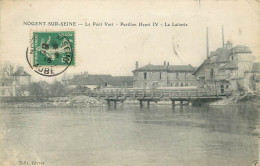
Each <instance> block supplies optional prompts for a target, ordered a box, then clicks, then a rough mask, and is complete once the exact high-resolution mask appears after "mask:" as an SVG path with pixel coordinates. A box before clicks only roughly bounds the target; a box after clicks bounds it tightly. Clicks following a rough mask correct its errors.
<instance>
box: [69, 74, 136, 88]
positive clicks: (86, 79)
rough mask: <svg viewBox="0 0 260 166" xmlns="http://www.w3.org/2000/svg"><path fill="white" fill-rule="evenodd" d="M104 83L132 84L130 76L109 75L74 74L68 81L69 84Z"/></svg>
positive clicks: (114, 84)
mask: <svg viewBox="0 0 260 166" xmlns="http://www.w3.org/2000/svg"><path fill="white" fill-rule="evenodd" d="M105 83H107V84H109V85H112V86H121V85H126V86H132V85H133V77H132V76H115V77H113V76H111V75H91V74H88V75H84V74H83V75H76V76H74V77H73V78H72V79H71V80H70V81H69V85H105Z"/></svg>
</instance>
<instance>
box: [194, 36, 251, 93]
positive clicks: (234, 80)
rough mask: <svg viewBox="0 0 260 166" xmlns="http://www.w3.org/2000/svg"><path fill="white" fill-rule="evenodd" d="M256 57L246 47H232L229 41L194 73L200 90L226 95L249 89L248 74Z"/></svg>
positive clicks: (211, 54) (212, 53)
mask: <svg viewBox="0 0 260 166" xmlns="http://www.w3.org/2000/svg"><path fill="white" fill-rule="evenodd" d="M254 59H255V57H254V56H253V55H252V51H251V50H250V49H249V48H248V47H247V46H244V45H240V46H235V47H233V46H232V43H230V42H229V41H228V42H227V43H226V44H225V45H224V47H223V48H218V49H217V50H216V51H213V52H211V53H210V55H209V56H208V57H207V59H206V60H205V61H204V62H203V63H202V64H201V65H200V66H199V67H198V69H197V70H196V71H195V72H194V73H193V74H194V75H195V78H196V81H197V87H198V88H206V89H207V90H209V91H216V92H219V93H224V92H226V91H242V90H245V89H247V88H248V81H247V79H245V78H246V73H251V68H252V65H253V62H254Z"/></svg>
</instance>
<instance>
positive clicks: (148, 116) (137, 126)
mask: <svg viewBox="0 0 260 166" xmlns="http://www.w3.org/2000/svg"><path fill="white" fill-rule="evenodd" d="M258 117H259V115H258V111H257V109H254V108H248V107H244V108H243V107H240V108H237V107H216V108H214V107H192V106H183V107H179V106H176V107H175V109H172V108H171V107H170V106H161V105H158V106H157V107H155V106H151V107H150V109H147V108H146V107H143V108H140V107H139V106H137V105H136V106H128V105H124V106H122V105H118V106H117V109H114V108H109V109H107V108H91V109H87V108H82V109H64V108H53V109H44V108H43V109H2V110H1V117H0V122H1V129H0V131H1V137H0V138H1V141H0V149H4V151H1V156H3V157H2V158H0V165H1V164H2V163H3V162H7V161H9V162H13V164H14V165H17V163H18V161H20V160H29V161H31V160H37V161H39V160H40V161H45V162H46V165H48V166H49V165H55V166H59V165H62V166H63V165H65V166H66V165H142V166H143V165H177V166H186V165H198V166H208V165H211V166H219V165H223V166H231V165H235V166H245V165H250V164H251V163H252V162H253V161H254V160H256V159H257V155H258V138H257V135H256V134H254V133H253V132H252V131H253V130H254V128H255V126H256V124H257V123H258ZM4 126H5V127H4Z"/></svg>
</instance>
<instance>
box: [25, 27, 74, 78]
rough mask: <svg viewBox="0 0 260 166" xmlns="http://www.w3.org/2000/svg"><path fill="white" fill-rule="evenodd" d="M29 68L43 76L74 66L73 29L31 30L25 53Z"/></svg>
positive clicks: (52, 74)
mask: <svg viewBox="0 0 260 166" xmlns="http://www.w3.org/2000/svg"><path fill="white" fill-rule="evenodd" d="M26 55H27V61H28V63H29V65H30V66H31V68H32V69H33V70H34V71H35V72H36V73H38V74H41V75H43V76H56V75H59V74H61V73H63V72H64V71H65V70H66V69H67V68H68V67H69V66H75V33H74V31H44V32H32V33H31V40H30V47H29V50H28V51H27V53H26Z"/></svg>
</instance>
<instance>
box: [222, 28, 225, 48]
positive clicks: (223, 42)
mask: <svg viewBox="0 0 260 166" xmlns="http://www.w3.org/2000/svg"><path fill="white" fill-rule="evenodd" d="M224 44H225V41H224V26H223V25H222V46H223V48H224Z"/></svg>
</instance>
